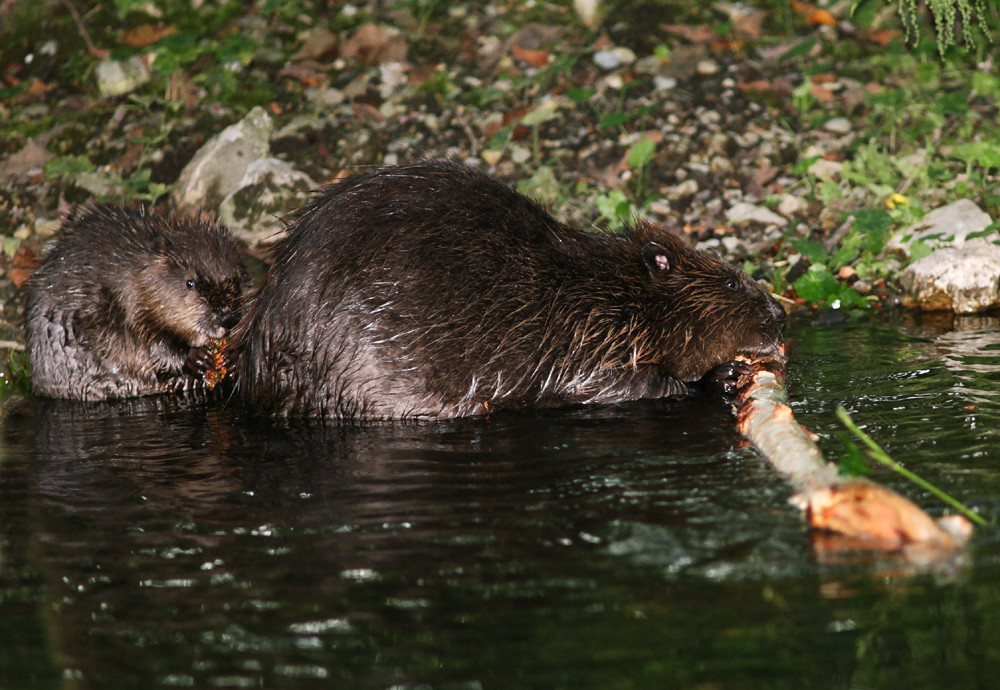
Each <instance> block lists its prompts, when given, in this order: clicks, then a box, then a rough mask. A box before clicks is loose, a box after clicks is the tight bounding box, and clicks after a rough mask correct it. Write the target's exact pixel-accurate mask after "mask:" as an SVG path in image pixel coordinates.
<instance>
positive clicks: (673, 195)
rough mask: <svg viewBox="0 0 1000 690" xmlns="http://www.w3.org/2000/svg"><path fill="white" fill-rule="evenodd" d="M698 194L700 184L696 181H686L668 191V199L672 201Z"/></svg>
mask: <svg viewBox="0 0 1000 690" xmlns="http://www.w3.org/2000/svg"><path fill="white" fill-rule="evenodd" d="M697 193H698V183H697V182H696V181H695V180H691V179H688V180H684V181H683V182H681V183H679V184H676V185H674V186H673V187H671V188H669V189H668V190H667V198H668V199H670V200H671V201H677V200H678V199H683V198H684V197H686V196H694V195H695V194H697Z"/></svg>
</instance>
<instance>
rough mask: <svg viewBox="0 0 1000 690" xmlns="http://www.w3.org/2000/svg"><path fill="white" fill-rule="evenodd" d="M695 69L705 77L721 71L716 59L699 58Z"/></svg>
mask: <svg viewBox="0 0 1000 690" xmlns="http://www.w3.org/2000/svg"><path fill="white" fill-rule="evenodd" d="M695 71H696V72H697V73H698V74H700V75H701V76H703V77H708V76H711V75H713V74H715V73H716V72H718V71H719V65H718V63H717V62H715V61H714V60H699V61H698V65H697V66H696V67H695Z"/></svg>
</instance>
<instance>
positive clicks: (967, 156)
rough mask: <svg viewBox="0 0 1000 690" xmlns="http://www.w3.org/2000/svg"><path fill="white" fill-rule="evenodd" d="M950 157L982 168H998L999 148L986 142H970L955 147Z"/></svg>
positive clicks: (999, 160)
mask: <svg viewBox="0 0 1000 690" xmlns="http://www.w3.org/2000/svg"><path fill="white" fill-rule="evenodd" d="M951 157H952V158H957V159H959V160H961V161H964V162H965V163H966V164H971V163H976V164H978V165H979V166H980V167H982V168H987V169H989V168H1000V146H997V145H996V144H993V143H990V142H986V141H972V142H969V143H968V144H961V145H959V146H956V147H955V148H954V149H952V151H951Z"/></svg>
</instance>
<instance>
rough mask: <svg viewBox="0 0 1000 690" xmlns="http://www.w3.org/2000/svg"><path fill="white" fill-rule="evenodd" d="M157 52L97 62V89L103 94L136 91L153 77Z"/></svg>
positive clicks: (113, 94) (112, 94)
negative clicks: (121, 59)
mask: <svg viewBox="0 0 1000 690" xmlns="http://www.w3.org/2000/svg"><path fill="white" fill-rule="evenodd" d="M155 59H156V55H155V53H147V54H145V55H134V56H132V57H130V58H129V59H128V60H124V61H118V60H112V59H110V58H104V59H103V60H101V61H100V62H99V63H97V69H96V70H95V72H96V74H97V89H98V91H100V92H101V95H102V96H105V97H108V96H121V95H122V94H125V93H128V92H129V91H134V90H135V89H137V88H139V87H140V86H142V85H143V84H145V83H146V82H148V81H149V80H150V79H152V77H153V60H155Z"/></svg>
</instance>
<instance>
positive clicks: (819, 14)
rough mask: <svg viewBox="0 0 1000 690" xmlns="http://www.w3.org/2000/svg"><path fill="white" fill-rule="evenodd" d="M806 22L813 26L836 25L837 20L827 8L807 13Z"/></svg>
mask: <svg viewBox="0 0 1000 690" xmlns="http://www.w3.org/2000/svg"><path fill="white" fill-rule="evenodd" d="M806 24H809V25H811V26H836V25H837V20H836V19H834V18H833V15H832V14H830V13H829V12H828V11H827V10H813V11H812V12H810V13H809V14H807V15H806Z"/></svg>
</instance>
